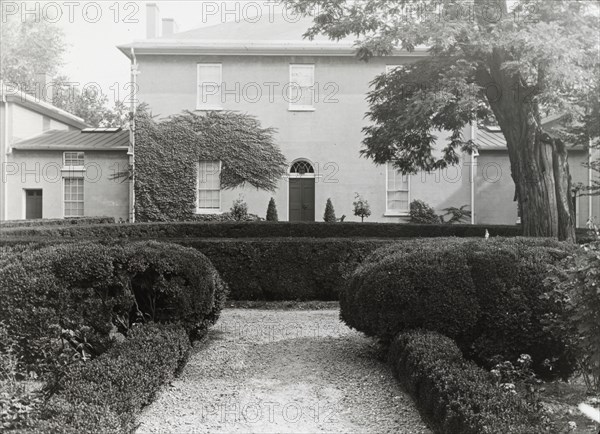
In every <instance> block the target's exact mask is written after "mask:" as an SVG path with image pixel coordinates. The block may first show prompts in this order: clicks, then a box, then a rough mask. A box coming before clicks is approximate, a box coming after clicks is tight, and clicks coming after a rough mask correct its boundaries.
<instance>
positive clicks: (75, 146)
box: [12, 129, 129, 151]
mask: <svg viewBox="0 0 600 434" xmlns="http://www.w3.org/2000/svg"><path fill="white" fill-rule="evenodd" d="M12 149H16V150H57V151H63V150H64V151H88V150H89V151H102V150H111V151H120V150H122V151H127V150H128V149H129V130H121V129H119V130H118V131H108V132H107V131H58V130H50V131H46V132H45V133H42V134H39V135H37V136H34V137H31V138H29V139H25V140H21V141H18V142H16V143H15V144H14V145H13V146H12Z"/></svg>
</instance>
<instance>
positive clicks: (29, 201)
mask: <svg viewBox="0 0 600 434" xmlns="http://www.w3.org/2000/svg"><path fill="white" fill-rule="evenodd" d="M42 204H43V200H42V190H25V218H26V219H27V220H30V219H41V218H42Z"/></svg>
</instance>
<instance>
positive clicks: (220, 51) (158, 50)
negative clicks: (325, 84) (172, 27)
mask: <svg viewBox="0 0 600 434" xmlns="http://www.w3.org/2000/svg"><path fill="white" fill-rule="evenodd" d="M117 48H118V49H119V50H121V52H123V54H125V55H126V56H127V57H130V55H131V48H134V49H135V53H136V55H179V56H181V55H190V56H201V55H208V56H355V55H356V47H355V46H354V45H352V44H348V43H336V42H331V41H318V42H317V41H312V42H310V43H307V42H306V41H252V42H244V41H239V40H212V41H209V40H189V41H188V40H145V41H136V42H133V43H132V44H126V45H120V46H118V47H117ZM391 55H392V56H407V57H415V56H416V57H424V56H427V55H428V53H427V49H426V48H417V49H416V50H415V51H413V52H408V51H404V50H396V51H395V52H393V53H392V54H391Z"/></svg>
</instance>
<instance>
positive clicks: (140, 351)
mask: <svg viewBox="0 0 600 434" xmlns="http://www.w3.org/2000/svg"><path fill="white" fill-rule="evenodd" d="M190 348H191V346H190V341H189V338H188V336H187V334H186V332H185V330H184V329H182V328H181V327H178V326H174V325H159V324H148V325H143V326H142V325H137V326H136V327H134V328H133V329H132V330H131V332H130V333H129V335H128V337H127V339H126V340H125V341H124V342H120V343H118V344H115V345H114V346H113V347H112V348H111V349H110V350H109V351H107V352H106V353H104V354H103V355H102V356H100V357H98V358H97V359H94V360H92V361H91V362H89V363H86V364H80V365H76V366H73V367H72V368H71V369H69V371H68V372H67V374H66V375H65V377H64V378H63V379H62V380H61V381H60V383H59V384H58V387H57V388H56V389H55V390H54V393H53V394H52V396H51V397H50V398H49V399H48V400H47V402H46V403H44V405H43V406H42V407H41V411H40V415H39V417H38V418H37V420H36V421H35V422H36V423H35V424H34V425H33V427H32V431H33V432H36V433H37V432H39V433H48V432H65V433H69V434H71V433H73V434H75V433H90V434H92V433H114V432H131V431H133V430H134V429H135V426H136V418H135V417H136V414H137V413H138V412H139V411H140V410H141V408H142V407H143V406H145V405H148V404H149V403H150V402H151V399H152V398H153V397H154V396H155V394H156V393H157V392H158V390H159V388H160V387H161V386H162V385H163V384H165V383H167V382H168V381H169V380H170V379H172V378H173V376H174V375H175V374H176V372H177V371H178V370H179V369H180V368H181V367H182V366H183V363H184V362H185V360H186V358H187V354H188V352H189V350H190Z"/></svg>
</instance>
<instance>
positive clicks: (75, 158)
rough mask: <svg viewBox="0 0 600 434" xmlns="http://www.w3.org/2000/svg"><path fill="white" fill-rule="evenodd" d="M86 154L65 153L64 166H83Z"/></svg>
mask: <svg viewBox="0 0 600 434" xmlns="http://www.w3.org/2000/svg"><path fill="white" fill-rule="evenodd" d="M84 164H85V161H84V153H83V152H65V153H64V154H63V165H64V166H83V165H84Z"/></svg>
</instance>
